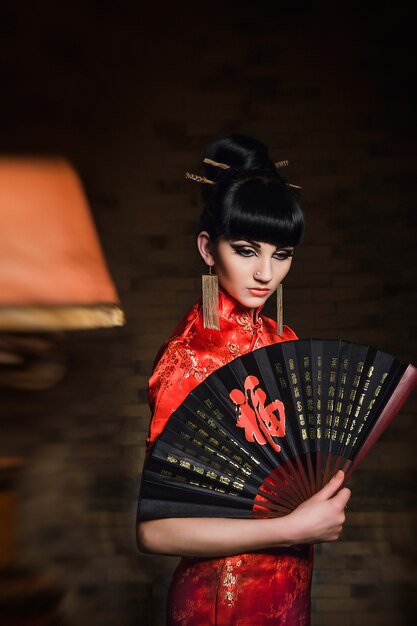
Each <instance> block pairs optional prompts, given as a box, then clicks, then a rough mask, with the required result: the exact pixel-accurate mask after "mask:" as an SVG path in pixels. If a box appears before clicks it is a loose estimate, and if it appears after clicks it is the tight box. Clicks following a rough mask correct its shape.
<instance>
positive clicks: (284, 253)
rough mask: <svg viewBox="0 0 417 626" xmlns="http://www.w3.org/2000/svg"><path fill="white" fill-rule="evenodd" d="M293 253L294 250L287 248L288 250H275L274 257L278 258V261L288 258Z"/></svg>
mask: <svg viewBox="0 0 417 626" xmlns="http://www.w3.org/2000/svg"><path fill="white" fill-rule="evenodd" d="M293 255H294V252H292V251H289V250H288V251H282V252H275V254H274V258H275V259H278V261H285V259H289V258H290V257H292V256H293Z"/></svg>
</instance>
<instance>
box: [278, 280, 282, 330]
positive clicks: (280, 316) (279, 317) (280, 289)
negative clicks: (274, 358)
mask: <svg viewBox="0 0 417 626" xmlns="http://www.w3.org/2000/svg"><path fill="white" fill-rule="evenodd" d="M282 299H283V297H282V283H281V284H279V285H278V289H277V327H278V335H279V336H280V337H282V326H283V311H282V310H283V303H282Z"/></svg>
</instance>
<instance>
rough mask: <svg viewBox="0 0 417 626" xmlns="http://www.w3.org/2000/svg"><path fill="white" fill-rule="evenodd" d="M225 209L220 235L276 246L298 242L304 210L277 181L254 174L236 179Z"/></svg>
mask: <svg viewBox="0 0 417 626" xmlns="http://www.w3.org/2000/svg"><path fill="white" fill-rule="evenodd" d="M224 208H225V211H224V214H223V215H224V223H223V224H222V225H220V224H219V226H220V230H221V231H222V232H219V233H218V235H219V236H223V237H225V238H226V239H246V240H247V239H249V240H253V241H262V242H265V243H270V244H273V245H276V246H297V245H298V244H299V243H300V240H301V237H302V235H303V231H304V216H303V212H302V210H301V207H300V206H299V204H298V202H297V200H296V198H295V196H294V194H293V192H292V191H291V190H289V189H288V188H287V187H285V186H284V185H283V184H282V182H281V181H279V180H271V179H267V178H264V177H257V178H252V179H250V180H248V179H246V180H240V181H236V182H235V184H232V185H231V187H230V188H229V190H228V192H227V193H226V195H225V197H224Z"/></svg>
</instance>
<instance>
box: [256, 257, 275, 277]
mask: <svg viewBox="0 0 417 626" xmlns="http://www.w3.org/2000/svg"><path fill="white" fill-rule="evenodd" d="M255 279H256V280H259V281H261V282H263V283H267V282H269V281H270V280H271V279H272V268H271V262H270V261H269V260H265V261H262V262H261V263H259V265H258V267H257V268H256V271H255Z"/></svg>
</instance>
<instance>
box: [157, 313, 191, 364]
mask: <svg viewBox="0 0 417 626" xmlns="http://www.w3.org/2000/svg"><path fill="white" fill-rule="evenodd" d="M200 309H201V303H200V301H198V302H196V303H195V304H194V305H193V306H192V307H191V308H190V309H189V310H188V311H187V312H186V313H185V315H184V316H183V317H182V318H181V320H180V321H179V322H178V324H177V325H176V327H175V328H174V330H173V331H172V333H171V334H170V336H169V337H168V338H167V339H166V340H165V341H164V343H163V344H162V345H161V347H160V348H159V350H158V352H157V354H156V357H155V359H154V363H153V371H154V370H155V368H156V367H157V365H158V363H159V362H160V361H161V359H162V358H163V357H166V356H168V355H169V354H171V353H172V352H177V351H179V350H180V349H181V347H184V346H186V345H187V344H188V342H189V340H190V338H191V337H192V336H193V329H194V326H195V325H196V322H197V320H198V317H199V315H200Z"/></svg>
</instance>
